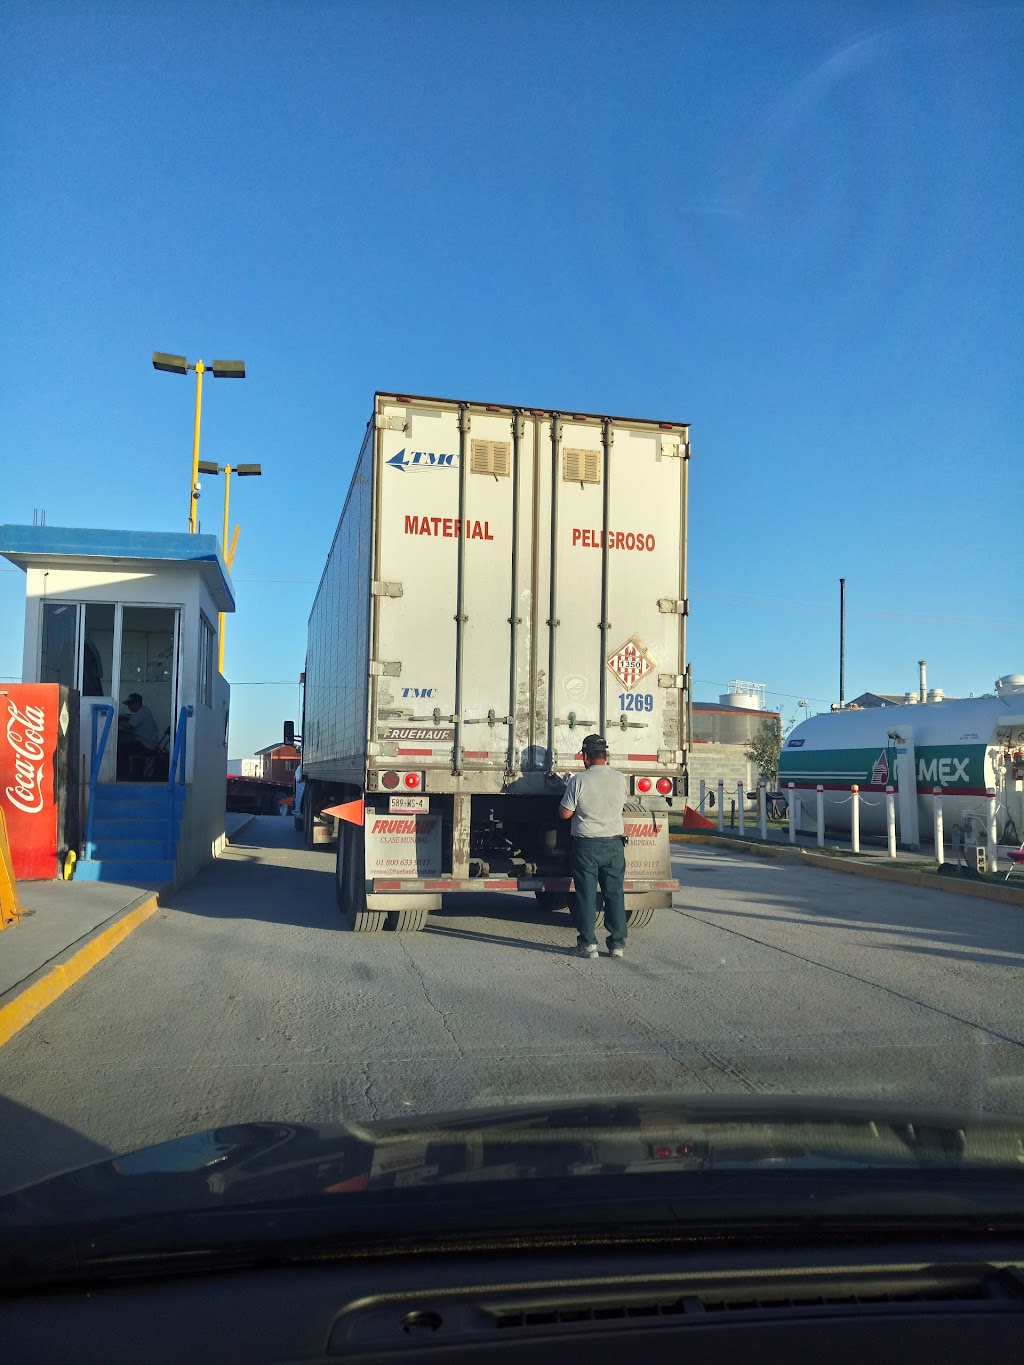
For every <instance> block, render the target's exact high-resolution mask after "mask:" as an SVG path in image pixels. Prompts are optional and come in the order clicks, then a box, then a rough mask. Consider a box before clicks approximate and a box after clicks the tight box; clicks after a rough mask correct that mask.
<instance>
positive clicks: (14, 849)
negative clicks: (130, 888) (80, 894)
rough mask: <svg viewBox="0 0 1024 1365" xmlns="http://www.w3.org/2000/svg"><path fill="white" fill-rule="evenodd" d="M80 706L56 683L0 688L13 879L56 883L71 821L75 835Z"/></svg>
mask: <svg viewBox="0 0 1024 1365" xmlns="http://www.w3.org/2000/svg"><path fill="white" fill-rule="evenodd" d="M78 704H79V703H78V693H77V692H71V691H69V689H68V688H66V687H61V686H59V685H58V684H57V683H9V684H7V685H6V686H5V687H3V688H0V806H2V807H3V812H4V819H5V820H6V822H7V834H8V839H9V842H10V846H11V860H12V862H13V864H14V875H15V876H16V877H19V878H24V879H25V880H26V881H33V880H41V879H44V878H50V879H53V878H55V877H57V876H58V875H59V873H58V868H59V867H60V865H61V862H62V860H63V855H64V853H65V852H66V851H67V847H68V846H70V845H69V842H68V838H67V834H68V828H69V817H70V823H71V825H73V826H74V827H75V830H76V833H77V822H78V809H77V807H78V783H77V766H78V757H77V747H78V746H77V734H78V725H77V723H75V722H77V714H76V715H74V716H72V711H74V712H76V713H77V710H78ZM72 736H74V740H75V743H74V749H73V750H71V751H70V752H69V750H70V746H69V743H68V740H69V738H70V737H72ZM69 759H70V761H69ZM69 800H70V802H71V803H73V810H70V809H69Z"/></svg>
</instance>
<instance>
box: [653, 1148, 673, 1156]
mask: <svg viewBox="0 0 1024 1365" xmlns="http://www.w3.org/2000/svg"><path fill="white" fill-rule="evenodd" d="M654 1155H655V1156H671V1155H672V1148H671V1147H655V1149H654Z"/></svg>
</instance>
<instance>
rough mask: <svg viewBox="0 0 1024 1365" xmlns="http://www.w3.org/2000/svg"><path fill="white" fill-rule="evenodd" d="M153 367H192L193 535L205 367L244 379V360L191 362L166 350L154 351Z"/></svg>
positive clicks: (172, 370)
mask: <svg viewBox="0 0 1024 1365" xmlns="http://www.w3.org/2000/svg"><path fill="white" fill-rule="evenodd" d="M153 369H154V370H164V371H165V372H166V373H167V374H188V372H189V370H194V371H195V375H196V411H195V421H194V424H193V427H192V483H191V485H190V487H189V490H188V492H189V503H188V531H189V535H192V536H194V535H195V534H196V532H197V531H198V530H199V426H200V422H201V421H202V413H203V375H204V374H206V372H207V370H210V371H211V372H212V373H213V377H214V379H244V378H245V361H244V360H215V361H214V362H213V364H212V365H205V364H204V363H203V362H202V361H201V360H197V361H196V362H195V363H194V364H192V363H190V362H189V361H188V360H187V359H186V357H185V356H183V355H170V354H169V353H168V352H166V351H154V352H153Z"/></svg>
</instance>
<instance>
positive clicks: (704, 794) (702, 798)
mask: <svg viewBox="0 0 1024 1365" xmlns="http://www.w3.org/2000/svg"><path fill="white" fill-rule="evenodd" d="M707 794H708V789H707V785H706V783H705V781H704V779H703V777H702V778H701V780H700V805H699V806H698V807H697V809H698V810H699V811H700V813H701V815H703V814H704V801H705V798H706V797H707Z"/></svg>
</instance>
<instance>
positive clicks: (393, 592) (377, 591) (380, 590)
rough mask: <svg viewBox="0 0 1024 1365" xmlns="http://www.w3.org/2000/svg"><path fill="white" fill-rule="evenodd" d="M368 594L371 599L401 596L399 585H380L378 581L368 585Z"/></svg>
mask: <svg viewBox="0 0 1024 1365" xmlns="http://www.w3.org/2000/svg"><path fill="white" fill-rule="evenodd" d="M370 593H371V596H373V597H401V596H403V593H402V585H401V583H382V582H381V581H380V580H379V579H375V580H374V581H373V582H372V583H371V584H370Z"/></svg>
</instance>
